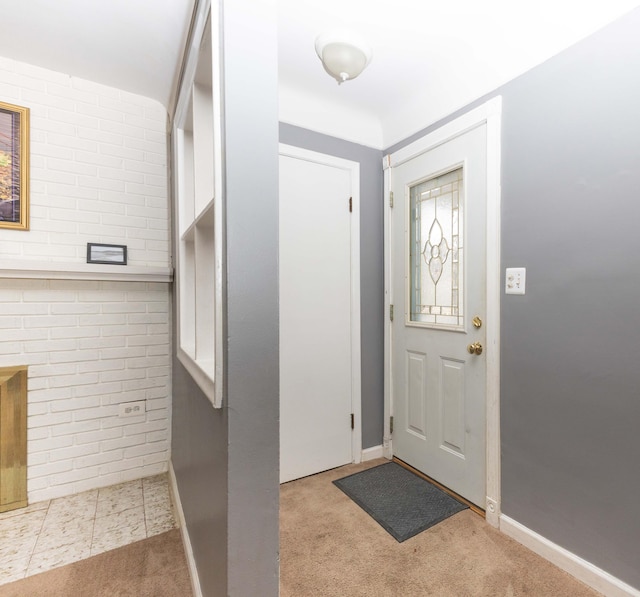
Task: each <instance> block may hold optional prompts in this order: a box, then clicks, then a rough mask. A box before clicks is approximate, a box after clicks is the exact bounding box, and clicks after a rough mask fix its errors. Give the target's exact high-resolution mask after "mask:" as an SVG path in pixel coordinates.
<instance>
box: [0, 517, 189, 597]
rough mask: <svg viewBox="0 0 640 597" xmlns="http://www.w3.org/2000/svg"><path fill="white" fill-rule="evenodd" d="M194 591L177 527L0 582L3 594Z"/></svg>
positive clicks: (80, 596)
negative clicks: (35, 572) (30, 574)
mask: <svg viewBox="0 0 640 597" xmlns="http://www.w3.org/2000/svg"><path fill="white" fill-rule="evenodd" d="M191 595H193V593H192V591H191V580H190V578H189V571H188V568H187V561H186V558H185V556H184V549H183V546H182V538H181V536H180V531H179V530H178V529H174V530H172V531H168V532H166V533H162V534H160V535H155V536H154V537H150V538H148V539H143V540H142V541H137V542H136V543H131V544H130V545H125V546H124V547H119V548H118V549H113V550H111V551H107V552H105V553H101V554H99V555H97V556H93V557H91V558H87V559H86V560H80V561H79V562H75V563H73V564H69V565H67V566H62V567H60V568H55V569H54V570H49V571H47V572H42V573H41V574H36V575H34V576H29V577H27V578H25V579H22V580H18V581H16V582H12V583H9V584H6V585H2V586H0V597H27V596H28V597H178V596H179V597H190V596H191Z"/></svg>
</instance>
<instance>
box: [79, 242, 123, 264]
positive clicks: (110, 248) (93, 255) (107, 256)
mask: <svg viewBox="0 0 640 597" xmlns="http://www.w3.org/2000/svg"><path fill="white" fill-rule="evenodd" d="M87 263H106V264H108V265H127V246H126V245H104V244H102V243H87Z"/></svg>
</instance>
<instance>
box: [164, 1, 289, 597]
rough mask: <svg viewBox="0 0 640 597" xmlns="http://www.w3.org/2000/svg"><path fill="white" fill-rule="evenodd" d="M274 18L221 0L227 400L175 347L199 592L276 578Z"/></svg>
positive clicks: (182, 485)
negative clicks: (202, 385) (207, 389)
mask: <svg viewBox="0 0 640 597" xmlns="http://www.w3.org/2000/svg"><path fill="white" fill-rule="evenodd" d="M275 17H276V9H275V2H274V1H273V0H233V2H225V3H224V73H225V76H224V79H225V84H224V108H225V116H224V146H225V147H224V148H225V155H224V169H225V203H226V214H225V222H226V226H225V227H226V282H227V284H226V290H227V299H226V304H227V309H226V317H225V322H226V326H225V327H226V329H225V346H226V348H225V355H224V357H225V392H224V405H223V409H220V410H214V409H213V407H212V406H211V404H210V403H209V401H208V400H207V399H206V398H205V397H204V396H203V395H202V393H201V392H200V391H199V389H198V387H197V386H196V385H195V384H194V383H193V381H192V379H191V378H190V376H189V375H188V373H187V372H186V371H185V370H184V368H183V367H182V366H181V365H180V363H179V362H178V361H177V359H175V358H174V370H173V426H172V462H173V466H174V470H175V472H176V479H177V482H178V488H179V493H180V497H181V499H182V506H183V510H184V514H185V518H186V521H187V526H188V530H189V535H190V539H191V543H192V545H191V546H192V549H193V552H194V558H195V560H196V563H197V567H198V573H199V576H200V584H201V588H202V593H203V595H204V596H205V597H212V596H223V595H231V596H233V597H254V596H255V595H260V596H264V597H272V596H276V595H278V589H279V587H278V584H279V583H278V565H279V564H278V547H279V538H278V506H279V475H278V469H279V441H278V432H279V429H278V420H279V396H278V385H279V379H278V369H279V367H278V295H277V292H278V269H277V258H278V108H277V97H278V90H277V39H276V23H275ZM247 39H249V40H251V43H250V44H247V43H246V40H247ZM212 262H213V256H212ZM174 321H175V313H174ZM175 337H176V336H175V330H174V338H175Z"/></svg>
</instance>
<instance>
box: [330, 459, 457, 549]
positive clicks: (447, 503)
mask: <svg viewBox="0 0 640 597" xmlns="http://www.w3.org/2000/svg"><path fill="white" fill-rule="evenodd" d="M334 484H335V485H336V486H337V487H339V488H340V489H341V490H342V491H344V493H346V494H347V495H348V496H349V497H350V498H351V499H352V500H353V501H354V502H355V503H356V504H358V506H360V507H361V508H362V509H363V510H364V511H365V512H367V513H368V514H369V515H370V516H372V517H373V518H374V519H375V520H376V521H377V522H378V523H379V524H380V525H381V526H382V527H383V528H384V529H385V530H386V531H387V532H388V533H389V534H391V535H392V536H393V537H394V538H395V539H396V540H397V541H399V542H402V541H406V540H407V539H410V538H411V537H413V536H414V535H417V534H418V533H421V532H422V531H424V530H426V529H428V528H429V527H432V526H433V525H435V524H438V523H439V522H441V521H443V520H445V519H446V518H449V516H452V515H453V514H456V513H457V512H460V511H462V510H465V509H466V508H467V506H466V505H464V504H461V503H460V502H459V501H458V500H456V499H454V498H452V497H451V496H450V495H448V494H446V493H445V492H444V491H442V490H441V489H438V488H437V487H436V486H435V485H432V484H431V483H429V482H428V481H425V480H424V479H422V478H420V477H418V475H416V474H414V473H412V472H411V471H409V470H407V469H406V468H403V467H402V466H400V465H399V464H396V463H395V462H388V463H386V464H381V465H380V466H376V467H374V468H370V469H367V470H365V471H361V472H359V473H355V474H353V475H349V476H348V477H344V478H342V479H337V480H336V481H334Z"/></svg>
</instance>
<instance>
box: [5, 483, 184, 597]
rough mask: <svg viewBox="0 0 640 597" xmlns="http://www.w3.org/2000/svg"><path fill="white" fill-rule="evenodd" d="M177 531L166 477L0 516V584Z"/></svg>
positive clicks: (90, 492)
mask: <svg viewBox="0 0 640 597" xmlns="http://www.w3.org/2000/svg"><path fill="white" fill-rule="evenodd" d="M175 527H176V522H175V518H174V515H173V508H172V505H171V498H170V495H169V484H168V477H167V475H166V474H165V475H157V476H155V477H147V478H145V479H138V480H136V481H129V482H127V483H122V484H120V485H113V486H111V487H105V488H102V489H95V490H92V491H85V492H84V493H78V494H76V495H72V496H68V497H64V498H58V499H54V500H49V501H46V502H39V503H36V504H31V505H30V506H28V507H27V508H21V509H19V510H12V511H11V512H4V513H2V514H0V584H5V583H8V582H12V581H14V580H18V579H20V578H25V577H26V576H31V575H33V574H38V573H39V572H44V571H45V570H50V569H51V568H56V567H58V566H64V565H65V564H70V563H71V562H76V561H78V560H82V559H84V558H88V557H90V556H94V555H96V554H99V553H102V552H104V551H107V550H109V549H115V548H116V547H121V546H123V545H127V544H128V543H133V542H134V541H139V540H141V539H145V538H146V537H151V536H153V535H157V534H159V533H163V532H165V531H169V530H171V529H173V528H175Z"/></svg>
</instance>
